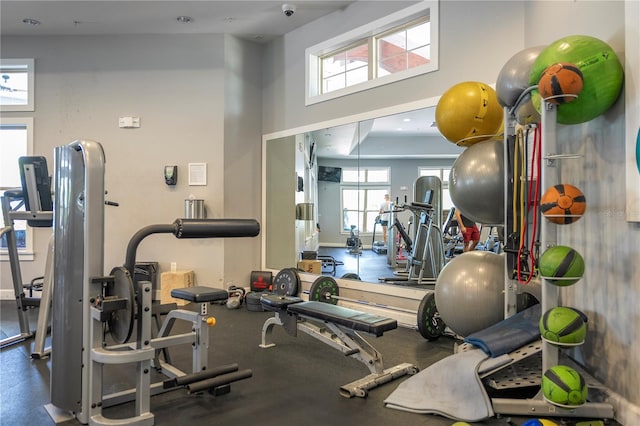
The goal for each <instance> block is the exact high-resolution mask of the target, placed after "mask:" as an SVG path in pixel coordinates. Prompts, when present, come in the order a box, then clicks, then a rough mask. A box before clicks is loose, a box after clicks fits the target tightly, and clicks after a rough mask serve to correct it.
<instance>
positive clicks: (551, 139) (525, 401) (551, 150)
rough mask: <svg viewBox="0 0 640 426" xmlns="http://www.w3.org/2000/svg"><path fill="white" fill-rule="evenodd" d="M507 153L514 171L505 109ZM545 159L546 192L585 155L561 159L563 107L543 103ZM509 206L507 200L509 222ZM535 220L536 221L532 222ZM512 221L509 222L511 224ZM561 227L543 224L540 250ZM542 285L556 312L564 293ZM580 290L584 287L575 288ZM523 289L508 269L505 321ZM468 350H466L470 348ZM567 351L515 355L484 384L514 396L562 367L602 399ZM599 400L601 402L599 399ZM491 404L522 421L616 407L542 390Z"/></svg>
mask: <svg viewBox="0 0 640 426" xmlns="http://www.w3.org/2000/svg"><path fill="white" fill-rule="evenodd" d="M504 111H505V114H504V120H505V121H504V123H505V134H504V142H505V143H504V149H505V156H504V158H505V171H508V170H509V168H508V143H509V137H510V136H513V135H515V127H516V121H515V116H514V115H513V111H515V108H513V109H511V110H509V109H508V108H505V109H504ZM540 114H541V126H542V128H541V137H542V143H541V155H542V159H543V162H544V163H543V164H542V165H541V170H540V181H541V184H542V187H545V188H546V187H548V186H549V185H553V184H554V183H556V182H555V181H554V178H555V177H558V176H553V175H554V174H559V173H558V169H557V165H558V162H559V161H564V160H579V159H582V158H583V156H581V155H573V154H568V155H563V154H557V153H556V152H555V151H557V141H556V124H557V121H556V114H557V106H556V105H554V104H552V103H549V102H547V101H546V100H544V101H543V103H542V111H541V113H540ZM510 186H511V185H510V184H509V179H508V178H505V194H508V193H509V192H508V191H509V187H510ZM508 209H509V200H508V197H505V218H508ZM529 219H530V218H529ZM507 220H508V219H507ZM558 226H572V225H571V224H569V225H557V224H554V223H551V222H549V221H546V220H542V221H541V232H540V246H541V249H542V250H544V249H546V248H548V247H551V246H554V245H557V244H558V230H557V227H558ZM540 279H541V280H542V281H543V282H542V291H541V300H540V304H541V311H542V312H543V313H544V312H546V311H548V310H549V309H551V308H554V307H556V306H558V300H559V297H560V291H561V288H560V287H557V286H555V285H553V284H551V283H549V282H546V281H547V280H546V279H545V278H544V277H540ZM574 285H580V283H577V284H574ZM518 286H519V283H518V282H517V280H514V279H512V276H511V271H509V270H508V268H505V312H504V313H505V318H509V317H511V316H512V315H514V314H516V313H517V295H518V293H519V288H518ZM465 345H466V344H465ZM465 345H461V346H460V347H459V349H458V350H466V348H465ZM561 350H562V347H561V346H559V345H554V344H553V343H551V342H548V341H545V340H542V339H540V340H538V341H536V342H533V343H530V344H528V345H525V346H523V347H521V348H518V349H517V350H515V351H513V352H511V353H510V354H509V356H510V357H511V359H512V361H511V362H510V363H508V364H506V365H503V366H501V367H499V368H497V369H496V370H494V371H488V372H485V373H484V374H483V375H481V376H480V378H481V379H482V380H483V383H484V384H485V386H488V387H491V388H493V389H496V390H506V389H509V390H513V389H517V388H519V387H531V386H539V385H540V383H541V379H542V373H543V372H544V371H546V370H547V369H549V368H550V367H552V366H554V365H558V364H563V365H567V366H570V367H572V368H574V369H575V370H577V371H578V372H579V373H580V375H582V377H583V378H584V379H585V381H586V383H587V385H588V387H589V395H594V396H597V395H599V393H598V391H600V390H601V389H604V388H605V387H604V385H602V384H601V383H599V382H598V381H597V380H595V379H594V378H593V377H592V376H591V375H590V374H589V373H588V372H586V371H585V370H584V369H583V368H582V367H581V366H579V365H577V363H575V362H574V361H572V360H571V359H570V358H569V357H568V356H566V355H565V354H564V353H562V351H561ZM594 399H595V398H594ZM491 404H492V406H493V410H494V412H495V413H496V414H500V415H522V416H531V415H535V416H540V417H564V418H601V419H612V418H614V412H613V407H612V406H611V404H609V403H605V402H597V401H587V402H585V403H584V404H582V405H576V406H571V407H569V406H560V405H558V404H553V403H550V402H548V401H546V400H545V399H544V397H543V395H542V390H540V391H539V392H538V393H537V394H536V395H535V396H534V397H532V398H513V397H512V398H496V397H494V398H491Z"/></svg>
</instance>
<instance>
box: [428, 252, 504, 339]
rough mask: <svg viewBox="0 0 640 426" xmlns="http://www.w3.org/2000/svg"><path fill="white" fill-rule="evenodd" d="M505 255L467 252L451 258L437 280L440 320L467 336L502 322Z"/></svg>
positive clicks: (436, 288)
mask: <svg viewBox="0 0 640 426" xmlns="http://www.w3.org/2000/svg"><path fill="white" fill-rule="evenodd" d="M504 269H505V255H504V253H503V254H495V253H492V252H489V251H478V250H476V251H469V252H466V253H462V254H461V255H459V256H456V257H454V258H453V259H452V260H451V261H450V262H449V263H447V264H446V265H445V267H444V268H443V269H442V271H440V274H439V275H438V278H437V280H436V286H435V300H436V307H437V308H438V313H439V314H440V317H441V318H442V321H444V323H445V324H446V325H447V326H448V327H449V328H450V329H452V330H453V331H455V332H456V333H457V334H458V335H460V336H462V337H467V336H469V335H470V334H473V333H475V332H476V331H480V330H484V329H485V328H487V327H490V326H492V325H494V324H497V323H498V322H500V321H502V320H503V319H504V280H505V275H504Z"/></svg>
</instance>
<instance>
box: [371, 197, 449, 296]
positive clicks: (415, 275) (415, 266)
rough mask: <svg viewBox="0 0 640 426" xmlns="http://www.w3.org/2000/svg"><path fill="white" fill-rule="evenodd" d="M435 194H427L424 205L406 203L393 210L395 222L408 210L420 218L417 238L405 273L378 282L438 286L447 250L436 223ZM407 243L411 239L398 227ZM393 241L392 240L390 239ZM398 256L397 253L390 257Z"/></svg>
mask: <svg viewBox="0 0 640 426" xmlns="http://www.w3.org/2000/svg"><path fill="white" fill-rule="evenodd" d="M432 197H433V192H431V191H427V194H426V195H425V202H413V203H408V204H407V203H405V204H402V205H400V206H397V207H395V208H393V209H392V211H391V213H390V216H391V219H392V220H394V226H396V225H395V222H396V221H397V218H394V214H396V213H398V212H401V211H404V210H408V211H410V212H412V213H413V214H414V216H415V217H419V220H418V221H417V223H416V234H415V238H414V241H413V242H412V244H411V245H410V247H411V248H410V250H411V254H410V255H409V257H408V258H407V264H406V270H405V271H402V272H398V273H397V274H398V276H394V277H389V278H384V277H382V278H379V280H380V281H382V282H387V283H394V282H399V283H402V282H415V283H418V284H428V283H431V284H433V283H435V279H436V278H437V276H438V274H439V273H440V270H442V268H443V267H444V247H443V244H442V233H441V231H440V228H439V227H438V226H436V224H435V222H434V215H435V214H436V213H435V209H434V208H433V206H432V205H431V199H432ZM398 232H400V233H401V235H402V236H403V239H405V241H406V240H407V239H410V237H409V236H408V235H403V234H402V228H401V227H399V226H398ZM389 240H391V238H389ZM388 256H395V253H391V254H388Z"/></svg>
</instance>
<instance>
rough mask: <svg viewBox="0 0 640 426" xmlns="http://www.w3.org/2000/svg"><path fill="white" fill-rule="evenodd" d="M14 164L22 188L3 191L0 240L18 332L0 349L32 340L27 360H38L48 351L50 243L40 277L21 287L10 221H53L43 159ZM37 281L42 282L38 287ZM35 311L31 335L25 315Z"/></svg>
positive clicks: (38, 224)
mask: <svg viewBox="0 0 640 426" xmlns="http://www.w3.org/2000/svg"><path fill="white" fill-rule="evenodd" d="M18 164H19V169H20V180H21V183H22V188H17V189H10V190H6V191H5V192H4V194H3V195H2V197H1V199H2V217H3V219H4V225H5V226H4V228H2V230H0V237H1V236H4V237H5V239H6V243H7V252H8V256H9V265H10V267H11V278H12V283H13V291H14V296H15V300H16V304H17V308H18V323H19V327H20V332H19V333H18V334H16V335H15V336H11V337H7V338H5V339H2V340H0V348H4V347H6V346H9V345H13V344H15V343H20V342H23V341H25V340H27V339H30V338H32V337H34V336H35V343H34V350H33V352H32V354H31V356H32V357H33V358H41V357H44V356H46V355H48V353H49V349H48V348H45V340H46V336H47V328H48V322H49V312H50V310H49V308H50V300H51V296H50V294H51V286H52V281H51V268H52V265H53V255H52V241H50V243H49V250H48V251H47V260H46V266H45V273H44V276H43V277H39V278H36V279H34V280H32V281H31V282H30V283H29V284H25V283H24V281H22V272H21V269H20V258H19V253H18V237H17V236H16V228H15V223H14V221H16V220H23V221H25V222H26V223H27V225H28V226H30V227H33V228H50V227H51V226H52V221H53V200H52V198H51V185H50V182H49V173H48V169H47V161H46V159H45V158H44V157H20V159H19V160H18ZM23 207H24V210H23ZM40 280H42V282H41V283H38V282H39V281H40ZM25 290H28V291H29V295H28V296H27V295H26V294H25ZM34 290H37V291H41V292H42V294H41V297H40V298H38V297H33V292H34ZM36 307H37V308H39V311H38V325H37V329H36V332H35V333H34V332H33V331H32V330H31V329H30V327H29V318H28V315H27V311H28V310H29V309H31V308H36Z"/></svg>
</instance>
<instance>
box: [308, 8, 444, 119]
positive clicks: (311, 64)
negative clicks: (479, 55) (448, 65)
mask: <svg viewBox="0 0 640 426" xmlns="http://www.w3.org/2000/svg"><path fill="white" fill-rule="evenodd" d="M425 10H428V11H429V16H430V22H431V59H430V62H429V63H428V64H425V65H421V66H419V67H415V68H410V69H408V70H405V71H401V72H397V73H393V74H389V75H386V76H382V77H379V78H375V79H371V80H368V81H365V82H363V83H359V84H354V85H353V86H348V87H345V88H343V89H339V90H334V91H332V92H328V93H321V90H320V86H319V85H320V78H319V70H320V67H319V62H320V60H321V57H322V56H323V55H326V54H328V53H330V52H332V51H336V50H338V49H340V48H343V47H346V46H348V45H350V44H352V43H354V42H355V41H357V40H361V39H363V38H367V37H373V36H374V35H377V34H380V33H382V32H385V31H388V30H390V29H392V28H393V27H396V26H399V25H403V24H405V23H408V22H410V21H413V20H415V19H418V18H419V17H421V16H424V12H425ZM438 21H439V10H438V1H437V0H431V1H423V2H420V3H418V4H415V5H413V6H410V7H408V8H406V9H403V10H400V11H398V12H395V13H392V14H390V15H388V16H385V17H384V18H381V19H378V20H376V21H373V22H371V23H369V24H367V25H363V26H361V27H359V28H356V29H354V30H351V31H349V32H347V33H345V34H342V35H340V36H337V37H334V38H332V39H330V40H327V41H325V42H322V43H319V44H316V45H315V46H311V47H309V48H307V49H306V51H305V75H306V81H305V105H307V106H308V105H313V104H316V103H319V102H324V101H327V100H330V99H336V98H339V97H342V96H346V95H350V94H352V93H356V92H360V91H363V90H368V89H371V88H374V87H378V86H382V85H385V84H390V83H394V82H396V81H400V80H404V79H407V78H411V77H415V76H417V75H421V74H426V73H430V72H433V71H437V70H438V57H439V55H438V49H439V41H438V40H439V38H438V33H439V30H438ZM370 66H375V64H370Z"/></svg>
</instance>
